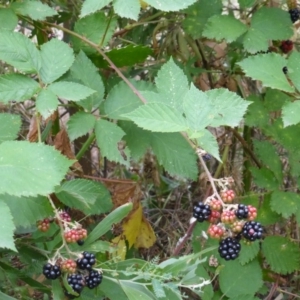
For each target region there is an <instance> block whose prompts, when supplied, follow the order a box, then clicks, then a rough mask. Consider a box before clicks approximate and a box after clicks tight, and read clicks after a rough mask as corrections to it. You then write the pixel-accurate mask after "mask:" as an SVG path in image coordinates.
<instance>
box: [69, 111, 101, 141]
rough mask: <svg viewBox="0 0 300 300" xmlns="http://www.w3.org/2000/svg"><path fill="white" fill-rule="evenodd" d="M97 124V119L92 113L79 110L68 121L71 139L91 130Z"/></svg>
mask: <svg viewBox="0 0 300 300" xmlns="http://www.w3.org/2000/svg"><path fill="white" fill-rule="evenodd" d="M95 124H96V119H95V117H94V116H93V115H92V114H89V113H86V112H83V111H79V112H77V113H76V114H74V115H72V116H71V117H70V119H69V120H68V122H67V131H68V135H69V138H70V140H71V141H74V140H75V139H77V138H78V137H80V136H83V135H85V134H87V133H88V132H89V131H91V130H92V129H93V128H94V126H95Z"/></svg>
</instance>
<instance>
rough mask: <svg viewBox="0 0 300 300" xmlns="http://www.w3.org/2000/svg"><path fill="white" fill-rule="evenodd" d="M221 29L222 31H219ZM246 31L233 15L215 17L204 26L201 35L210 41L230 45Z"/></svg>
mask: <svg viewBox="0 0 300 300" xmlns="http://www.w3.org/2000/svg"><path fill="white" fill-rule="evenodd" d="M220 28H222V30H220ZM246 31H247V26H246V25H245V24H243V23H242V22H241V21H239V20H237V19H236V18H235V17H234V16H233V15H215V16H213V17H211V18H210V19H209V20H208V22H207V23H206V24H205V28H204V30H203V35H204V36H205V37H207V38H210V39H215V40H217V41H222V40H223V39H224V40H225V41H226V42H228V43H231V42H233V41H235V40H236V39H237V38H238V37H240V36H241V35H242V34H243V33H245V32H246Z"/></svg>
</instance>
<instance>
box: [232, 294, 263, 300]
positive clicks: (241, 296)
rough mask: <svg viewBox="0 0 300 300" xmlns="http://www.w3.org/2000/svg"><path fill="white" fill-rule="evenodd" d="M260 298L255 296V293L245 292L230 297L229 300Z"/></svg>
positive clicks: (257, 299) (254, 299)
mask: <svg viewBox="0 0 300 300" xmlns="http://www.w3.org/2000/svg"><path fill="white" fill-rule="evenodd" d="M241 299H243V300H260V298H257V297H255V296H254V295H249V294H243V295H239V296H237V297H230V299H229V300H241Z"/></svg>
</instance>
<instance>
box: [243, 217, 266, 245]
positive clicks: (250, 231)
mask: <svg viewBox="0 0 300 300" xmlns="http://www.w3.org/2000/svg"><path fill="white" fill-rule="evenodd" d="M262 234H263V228H262V226H261V224H260V223H259V222H255V221H250V222H246V223H245V224H244V226H243V230H242V235H243V237H244V238H245V239H247V240H249V241H251V242H253V241H255V240H258V239H261V238H262Z"/></svg>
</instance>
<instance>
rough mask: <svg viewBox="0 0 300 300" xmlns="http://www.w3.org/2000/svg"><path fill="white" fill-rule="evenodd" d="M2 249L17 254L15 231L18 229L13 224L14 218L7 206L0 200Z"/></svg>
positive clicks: (0, 240) (0, 242)
mask: <svg viewBox="0 0 300 300" xmlns="http://www.w3.org/2000/svg"><path fill="white" fill-rule="evenodd" d="M0 214H1V223H0V248H7V249H10V250H13V251H16V252H17V249H16V246H15V243H14V231H15V229H16V227H15V225H14V223H13V217H12V215H11V212H10V209H9V207H8V206H7V204H6V203H5V202H4V201H3V200H0Z"/></svg>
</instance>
